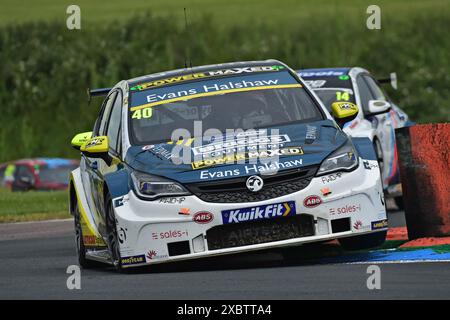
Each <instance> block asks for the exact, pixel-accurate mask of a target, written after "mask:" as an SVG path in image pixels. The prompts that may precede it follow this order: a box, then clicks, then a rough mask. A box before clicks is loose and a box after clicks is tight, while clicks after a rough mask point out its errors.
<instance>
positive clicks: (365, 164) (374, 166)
mask: <svg viewBox="0 0 450 320" xmlns="http://www.w3.org/2000/svg"><path fill="white" fill-rule="evenodd" d="M363 164H364V169H367V170H372V169H374V168H378V164H373V163H370V162H369V161H367V160H365V161H363Z"/></svg>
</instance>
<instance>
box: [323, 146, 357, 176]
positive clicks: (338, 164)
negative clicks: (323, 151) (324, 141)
mask: <svg viewBox="0 0 450 320" xmlns="http://www.w3.org/2000/svg"><path fill="white" fill-rule="evenodd" d="M357 165H358V157H357V155H356V151H355V148H354V147H353V144H352V143H351V142H350V140H349V141H347V143H346V144H344V145H343V146H342V147H340V148H339V149H337V150H336V151H334V152H333V153H332V154H330V155H329V156H328V157H327V158H326V159H325V160H324V161H323V162H322V164H321V165H320V168H319V170H318V171H317V175H318V176H319V175H323V174H327V173H331V172H334V171H350V170H352V169H354V168H355V167H356V166H357Z"/></svg>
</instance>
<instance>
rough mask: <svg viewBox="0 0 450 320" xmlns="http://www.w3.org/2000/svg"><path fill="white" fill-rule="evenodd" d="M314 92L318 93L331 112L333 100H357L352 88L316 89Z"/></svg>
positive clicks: (353, 101)
mask: <svg viewBox="0 0 450 320" xmlns="http://www.w3.org/2000/svg"><path fill="white" fill-rule="evenodd" d="M314 92H315V93H316V94H317V96H318V97H319V99H320V100H321V101H322V103H323V104H324V105H325V107H326V108H327V109H328V111H330V112H331V104H332V103H333V102H343V101H345V102H352V103H356V102H355V96H354V94H353V90H352V89H347V88H327V89H316V90H314Z"/></svg>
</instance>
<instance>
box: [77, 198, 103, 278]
mask: <svg viewBox="0 0 450 320" xmlns="http://www.w3.org/2000/svg"><path fill="white" fill-rule="evenodd" d="M73 216H74V219H73V220H74V226H75V245H76V249H77V256H78V263H79V265H80V266H81V267H82V268H84V269H89V268H95V267H99V263H97V262H96V261H91V260H88V259H86V247H85V246H84V242H83V230H82V229H81V215H80V209H79V208H78V202H76V203H75V207H74V214H73Z"/></svg>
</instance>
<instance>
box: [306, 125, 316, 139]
mask: <svg viewBox="0 0 450 320" xmlns="http://www.w3.org/2000/svg"><path fill="white" fill-rule="evenodd" d="M316 138H317V127H313V126H310V125H306V137H305V143H306V144H311V143H313V142H314V141H315V140H316Z"/></svg>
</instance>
